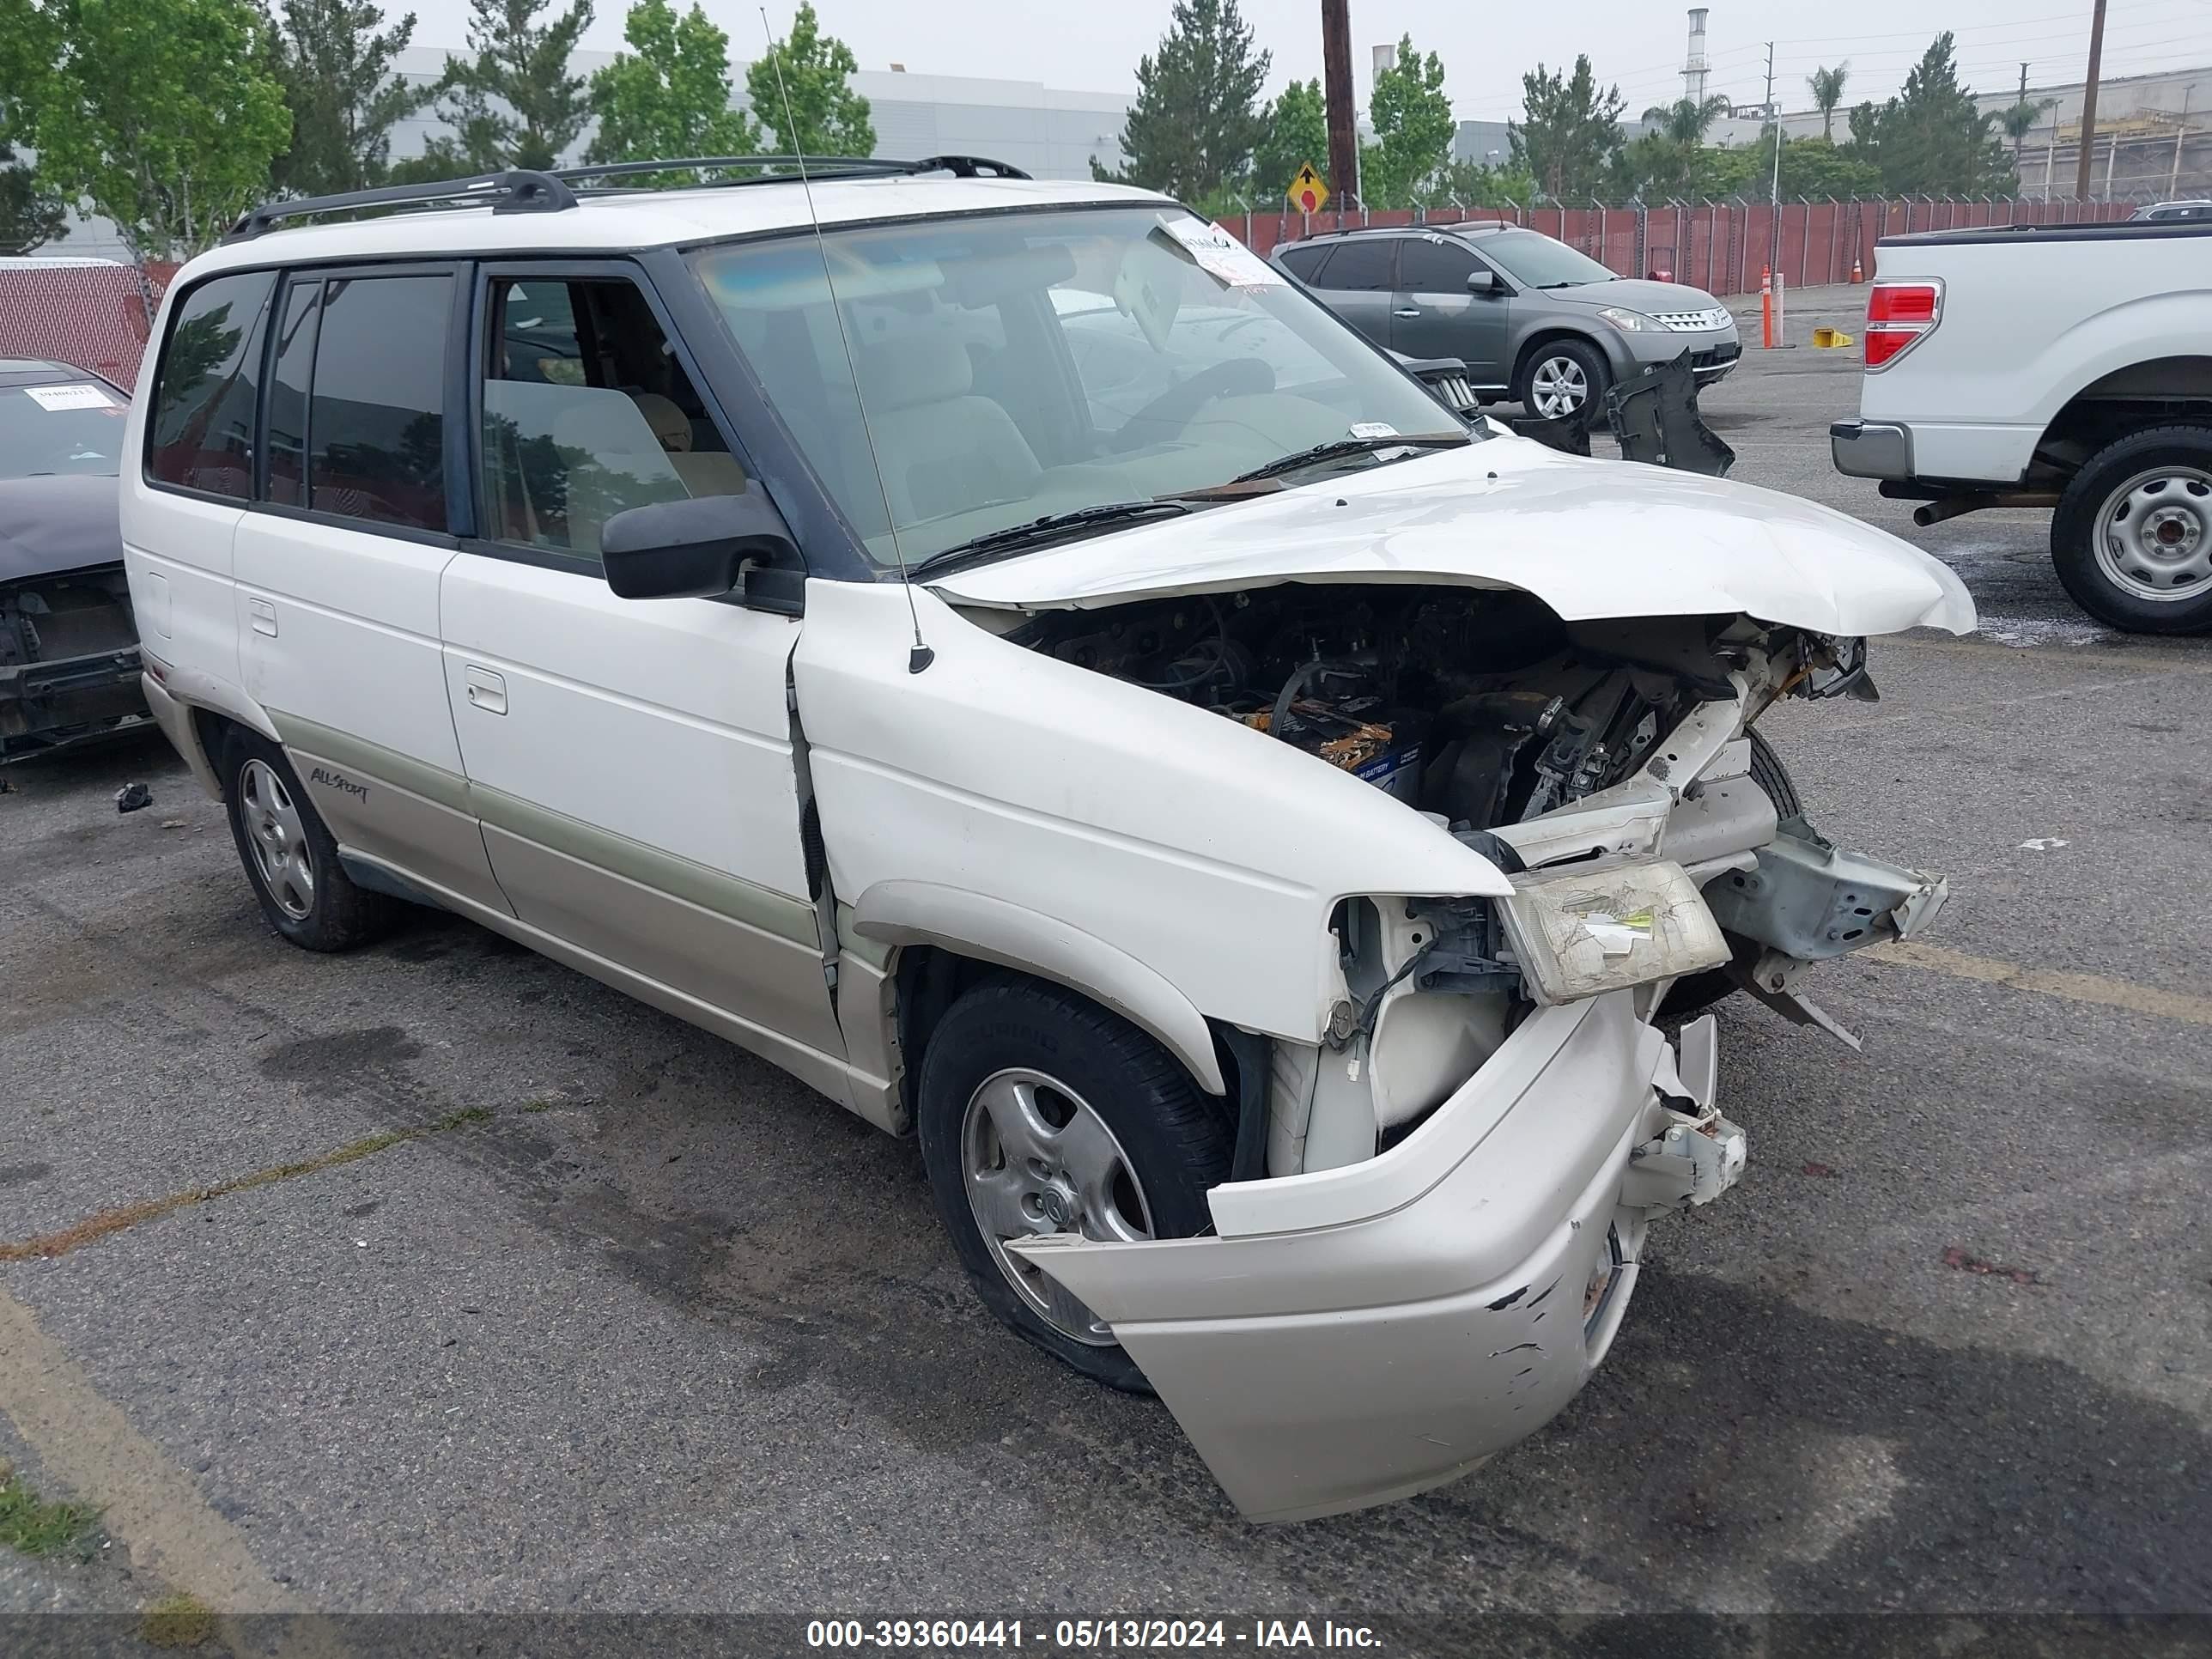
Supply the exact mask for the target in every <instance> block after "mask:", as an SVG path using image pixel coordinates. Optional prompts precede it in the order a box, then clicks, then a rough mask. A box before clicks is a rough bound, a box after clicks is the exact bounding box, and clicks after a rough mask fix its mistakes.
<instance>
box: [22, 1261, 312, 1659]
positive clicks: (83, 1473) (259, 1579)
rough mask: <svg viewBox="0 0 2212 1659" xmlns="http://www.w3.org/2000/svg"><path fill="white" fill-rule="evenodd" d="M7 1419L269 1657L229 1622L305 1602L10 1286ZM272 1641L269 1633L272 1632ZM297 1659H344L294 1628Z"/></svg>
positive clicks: (68, 1481)
mask: <svg viewBox="0 0 2212 1659" xmlns="http://www.w3.org/2000/svg"><path fill="white" fill-rule="evenodd" d="M0 1412H4V1413H6V1414H7V1416H8V1419H9V1421H10V1422H12V1423H13V1424H15V1428H16V1431H17V1432H18V1433H20V1434H21V1436H22V1437H23V1438H24V1440H25V1441H26V1442H27V1443H28V1444H29V1445H30V1447H31V1449H32V1450H33V1451H34V1452H35V1453H37V1454H38V1458H39V1464H40V1469H41V1471H42V1472H43V1473H45V1474H51V1475H52V1477H53V1479H54V1480H56V1481H57V1482H58V1483H59V1484H60V1485H62V1486H66V1487H67V1488H68V1489H69V1496H70V1498H73V1499H75V1500H76V1502H79V1503H82V1504H94V1505H97V1506H98V1508H99V1510H100V1524H101V1526H102V1527H103V1528H106V1531H107V1533H108V1535H109V1536H111V1537H112V1538H115V1539H118V1540H119V1541H121V1542H122V1543H123V1544H124V1545H125V1547H127V1548H129V1550H130V1552H131V1563H132V1565H133V1566H134V1567H136V1568H137V1570H138V1571H140V1572H142V1573H146V1574H149V1575H150V1576H152V1577H156V1578H158V1579H160V1580H161V1582H163V1583H167V1585H169V1586H170V1587H171V1588H172V1589H177V1590H182V1591H185V1592H186V1593H188V1594H190V1595H194V1596H197V1598H198V1599H199V1600H200V1601H204V1602H205V1603H206V1604H207V1605H208V1606H209V1607H210V1608H212V1609H214V1610H215V1612H216V1613H217V1614H218V1615H219V1617H218V1623H217V1630H218V1632H219V1634H220V1635H221V1637H222V1640H223V1643H224V1645H225V1646H227V1647H228V1648H229V1649H230V1650H231V1651H232V1652H233V1653H234V1654H235V1655H237V1656H238V1659H247V1656H248V1655H249V1653H250V1654H252V1656H254V1659H261V1656H264V1655H266V1654H267V1653H268V1652H269V1648H268V1645H267V1644H266V1642H265V1641H260V1642H251V1643H249V1641H248V1640H247V1638H246V1635H245V1633H244V1632H242V1631H240V1628H239V1627H238V1626H237V1625H236V1624H235V1623H234V1621H233V1619H232V1618H231V1617H230V1616H229V1615H236V1614H251V1613H299V1612H301V1606H300V1604H299V1603H298V1602H297V1601H295V1600H294V1599H293V1598H292V1597H291V1596H290V1595H287V1594H286V1593H285V1591H284V1590H283V1588H282V1587H281V1586H279V1585H278V1584H277V1583H276V1580H275V1579H273V1578H271V1577H270V1576H269V1574H268V1573H267V1572H266V1571H264V1570H263V1568H262V1566H261V1564H260V1563H259V1562H258V1561H256V1560H255V1559H253V1552H252V1549H251V1548H249V1547H247V1544H246V1537H245V1534H242V1533H240V1531H239V1529H238V1528H235V1527H234V1526H233V1525H231V1523H230V1522H228V1521H226V1520H224V1519H223V1518H222V1516H220V1515H218V1514H216V1511H215V1510H213V1509H211V1508H210V1507H209V1504H208V1502H207V1500H206V1499H205V1498H204V1497H202V1496H201V1494H200V1491H199V1488H198V1486H197V1485H195V1484H194V1482H193V1480H192V1478H191V1475H189V1474H186V1473H185V1471H184V1470H183V1469H182V1468H179V1466H178V1465H177V1463H176V1462H174V1461H173V1459H171V1458H170V1456H169V1455H168V1454H167V1453H166V1452H164V1451H163V1450H162V1449H161V1448H160V1447H159V1446H157V1445H155V1443H153V1442H152V1441H151V1440H149V1439H148V1438H147V1437H145V1436H144V1435H143V1434H141V1433H140V1432H139V1431H138V1430H137V1428H135V1427H134V1426H133V1425H131V1419H129V1418H127V1417H125V1415H124V1414H123V1413H122V1411H121V1409H120V1408H119V1407H117V1406H115V1405H114V1404H113V1403H112V1401H109V1400H108V1399H107V1398H106V1396H105V1395H102V1394H101V1393H100V1390H99V1389H98V1388H97V1387H95V1386H94V1383H93V1380H92V1377H91V1375H90V1374H89V1373H88V1372H87V1371H86V1370H85V1369H84V1367H83V1366H82V1365H80V1364H78V1363H77V1362H76V1360H75V1359H74V1358H71V1357H70V1353H69V1351H68V1350H67V1349H65V1348H64V1347H63V1346H62V1345H61V1344H60V1343H58V1342H57V1341H55V1340H54V1339H53V1338H52V1337H51V1336H49V1335H47V1334H46V1332H45V1331H44V1330H42V1329H40V1326H39V1322H38V1321H37V1319H35V1318H34V1317H33V1316H32V1313H31V1310H29V1309H28V1308H27V1307H25V1306H24V1305H23V1304H22V1303H21V1302H20V1301H18V1300H17V1299H16V1298H15V1297H13V1296H11V1295H10V1294H9V1292H8V1291H7V1290H6V1289H5V1288H0ZM264 1634H265V1632H264ZM280 1650H281V1651H282V1652H283V1653H284V1654H287V1655H299V1656H310V1655H319V1656H325V1659H328V1656H335V1655H337V1654H339V1653H340V1652H341V1651H342V1650H341V1649H340V1647H339V1644H337V1640H336V1638H335V1637H334V1635H333V1633H332V1632H331V1631H330V1629H329V1627H328V1626H326V1625H325V1623H324V1621H323V1620H319V1619H305V1620H290V1621H288V1623H287V1625H286V1626H285V1627H284V1638H283V1642H282V1644H281V1648H280Z"/></svg>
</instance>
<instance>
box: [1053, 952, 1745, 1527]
mask: <svg viewBox="0 0 2212 1659" xmlns="http://www.w3.org/2000/svg"><path fill="white" fill-rule="evenodd" d="M1711 1032H1712V1026H1711V1022H1710V1021H1700V1022H1699V1023H1698V1024H1697V1025H1695V1026H1693V1027H1692V1028H1691V1031H1690V1032H1687V1033H1686V1034H1685V1036H1686V1040H1685V1042H1684V1048H1685V1051H1686V1052H1685V1053H1684V1054H1683V1055H1682V1057H1681V1060H1680V1063H1678V1062H1677V1060H1676V1056H1675V1054H1674V1050H1673V1049H1671V1048H1670V1047H1669V1045H1668V1042H1667V1040H1666V1039H1665V1037H1664V1036H1662V1035H1661V1034H1660V1033H1659V1032H1658V1031H1657V1030H1655V1029H1654V1028H1653V1027H1651V1026H1650V1025H1648V1024H1644V1022H1643V1021H1641V1020H1639V1019H1638V1018H1636V1014H1635V1008H1634V1000H1633V994H1632V993H1630V992H1613V993H1610V994H1606V995H1604V996H1600V997H1595V998H1593V999H1591V1000H1588V1001H1584V1002H1578V1003H1572V1004H1568V1005H1565V1006H1559V1007H1551V1008H1541V1009H1539V1010H1538V1011H1537V1012H1535V1013H1534V1014H1533V1015H1532V1016H1531V1017H1530V1018H1528V1019H1527V1020H1526V1021H1524V1022H1523V1023H1522V1025H1521V1026H1520V1028H1519V1029H1518V1030H1516V1031H1515V1032H1514V1033H1513V1035H1512V1036H1510V1037H1509V1038H1508V1039H1507V1040H1506V1042H1504V1044H1503V1045H1502V1046H1501V1047H1500V1048H1498V1052H1497V1053H1496V1054H1493V1055H1492V1057H1491V1059H1490V1060H1489V1061H1488V1062H1487V1063H1486V1064H1485V1065H1484V1066H1482V1067H1481V1069H1480V1071H1478V1072H1477V1073H1475V1075H1474V1077H1473V1078H1471V1079H1468V1082H1467V1083H1465V1084H1464V1085H1462V1086H1461V1087H1460V1089H1459V1090H1458V1091H1456V1092H1455V1093H1454V1094H1453V1095H1452V1097H1450V1098H1449V1100H1447V1101H1446V1102H1445V1103H1444V1104H1443V1106H1441V1107H1439V1108H1438V1109H1437V1110H1436V1112H1435V1113H1434V1114H1432V1115H1431V1116H1430V1117H1429V1119H1428V1120H1427V1121H1425V1122H1424V1123H1423V1124H1422V1125H1421V1127H1419V1129H1417V1130H1415V1131H1414V1132H1413V1133H1412V1134H1410V1135H1408V1136H1407V1138H1406V1139H1404V1140H1402V1141H1401V1142H1400V1143H1399V1144H1398V1145H1396V1146H1394V1147H1392V1148H1391V1149H1390V1150H1389V1151H1388V1152H1383V1153H1382V1154H1380V1155H1379V1156H1377V1157H1376V1158H1371V1159H1369V1160H1367V1161H1365V1162H1364V1163H1361V1164H1352V1165H1349V1166H1346V1167H1345V1168H1342V1169H1337V1170H1326V1171H1322V1172H1318V1173H1316V1174H1311V1175H1300V1176H1285V1177H1282V1178H1279V1179H1276V1180H1270V1181H1258V1182H1242V1183H1237V1184H1235V1185H1230V1186H1224V1187H1218V1188H1214V1190H1213V1192H1212V1194H1211V1202H1212V1209H1213V1214H1214V1219H1215V1224H1216V1226H1217V1228H1218V1234H1219V1236H1218V1237H1211V1238H1198V1239H1177V1240H1168V1241H1161V1242H1158V1243H1137V1244H1120V1243H1095V1242H1091V1241H1085V1240H1082V1239H1080V1238H1078V1237H1074V1236H1073V1235H1054V1236H1051V1237H1042V1238H1037V1239H1033V1240H1030V1241H1027V1242H1025V1243H1022V1244H1019V1245H1016V1246H1014V1247H1012V1248H1014V1249H1016V1250H1017V1251H1018V1253H1019V1254H1020V1255H1023V1256H1024V1257H1025V1258H1026V1259H1027V1260H1028V1261H1030V1263H1031V1264H1032V1265H1034V1266H1036V1267H1038V1268H1040V1269H1042V1271H1043V1272H1045V1273H1048V1274H1049V1275H1051V1276H1052V1277H1053V1278H1054V1279H1058V1280H1059V1281H1060V1283H1061V1284H1062V1285H1066V1288H1067V1289H1068V1290H1070V1291H1073V1293H1074V1294H1075V1295H1077V1296H1078V1297H1081V1298H1082V1299H1083V1301H1084V1302H1085V1303H1086V1304H1089V1305H1090V1306H1091V1308H1093V1309H1094V1310H1097V1312H1098V1313H1099V1314H1101V1315H1102V1316H1104V1317H1105V1318H1106V1319H1107V1320H1108V1321H1109V1322H1110V1323H1111V1324H1112V1326H1113V1328H1114V1334H1115V1337H1116V1338H1117V1339H1118V1340H1120V1341H1121V1344H1122V1346H1124V1347H1126V1348H1127V1350H1128V1352H1130V1354H1131V1355H1132V1356H1133V1358H1135V1359H1136V1361H1137V1363H1138V1364H1139V1365H1141V1366H1142V1367H1143V1368H1144V1371H1145V1375H1146V1377H1147V1378H1148V1379H1149V1380H1150V1381H1151V1382H1152V1386H1153V1387H1154V1388H1155V1389H1158V1391H1159V1395H1160V1397H1161V1399H1162V1400H1163V1401H1165V1402H1166V1404H1167V1406H1168V1407H1169V1409H1170V1411H1172V1412H1173V1413H1175V1415H1176V1421H1177V1422H1178V1423H1180V1424H1181V1425H1182V1428H1183V1431H1184V1432H1185V1433H1186V1434H1188V1436H1189V1437H1190V1439H1191V1442H1192V1443H1193V1444H1194V1446H1195V1447H1196V1448H1197V1449H1198V1451H1199V1453H1200V1455H1201V1456H1203V1457H1204V1458H1205V1460H1206V1465H1207V1467H1208V1468H1211V1469H1212V1472H1213V1474H1214V1477H1215V1478H1216V1479H1217V1480H1219V1481H1220V1483H1221V1485H1222V1487H1223V1489H1224V1490H1225V1492H1227V1493H1228V1494H1229V1496H1230V1498H1231V1500H1232V1501H1234V1502H1235V1503H1236V1504H1237V1507H1238V1508H1239V1509H1240V1510H1243V1512H1244V1513H1245V1514H1246V1515H1248V1516H1252V1517H1253V1518H1255V1519H1260V1520H1293V1519H1302V1518H1305V1517H1309V1516H1321V1515H1328V1514H1333V1513H1335V1512H1338V1511H1340V1510H1353V1509H1359V1508H1363V1507H1364V1506H1366V1505H1369V1504H1380V1503H1384V1502H1387V1501H1389V1500H1390V1499H1393V1498H1402V1497H1406V1496H1407V1495H1409V1494H1411V1493H1413V1492H1419V1491H1421V1490H1423V1489H1424V1488H1425V1487H1429V1486H1436V1485H1438V1484H1439V1483H1441V1482H1443V1481H1446V1480H1451V1479H1452V1478H1454V1477H1455V1476H1456V1475H1459V1474H1464V1473H1466V1472H1467V1471H1468V1470H1470V1469H1472V1468H1475V1467H1476V1466H1477V1465H1479V1464H1480V1463H1482V1462H1484V1461H1486V1459H1488V1458H1490V1457H1492V1456H1493V1455H1496V1454H1497V1453H1498V1452H1499V1451H1501V1450H1503V1449H1505V1448H1506V1447H1508V1446H1510V1445H1512V1444H1513V1443H1515V1442H1516V1441H1519V1440H1521V1439H1523V1438H1525V1437H1527V1436H1528V1435H1530V1434H1532V1433H1534V1431H1536V1430H1537V1429H1539V1428H1541V1426H1542V1425H1544V1424H1545V1423H1547V1422H1548V1421H1549V1420H1550V1419H1552V1418H1553V1416H1554V1415H1555V1414H1556V1413H1558V1412H1559V1410H1560V1408H1561V1407H1564V1406H1565V1404H1566V1403H1567V1401H1569V1400H1571V1398H1573V1396H1574V1394H1575V1392H1576V1390H1577V1389H1580V1388H1581V1387H1582V1385H1583V1382H1584V1380H1585V1379H1587V1378H1588V1377H1589V1375H1590V1373H1591V1371H1592V1370H1595V1367H1596V1366H1597V1364H1598V1362H1599V1361H1600V1360H1601V1358H1603V1357H1604V1355H1605V1352H1606V1350H1607V1347H1608V1346H1610V1345H1611V1343H1612V1340H1613V1334H1614V1332H1615V1331H1616V1330H1618V1329H1619V1328H1620V1321H1621V1317H1622V1316H1623V1315H1624V1313H1625V1312H1626V1309H1627V1305H1628V1300H1629V1297H1630V1294H1631V1292H1632V1289H1633V1286H1634V1284H1635V1278H1636V1271H1637V1268H1636V1261H1637V1257H1638V1251H1639V1249H1640V1247H1641V1245H1642V1242H1643V1236H1644V1225H1645V1223H1646V1221H1647V1219H1648V1218H1649V1217H1650V1215H1651V1214H1653V1213H1655V1212H1661V1211H1663V1210H1666V1209H1670V1208H1676V1207H1680V1206H1683V1205H1686V1204H1690V1203H1702V1202H1705V1201H1706V1200H1708V1199H1710V1198H1712V1197H1715V1196H1717V1195H1718V1194H1719V1193H1720V1192H1721V1191H1723V1190H1725V1189H1726V1188H1727V1187H1728V1186H1729V1185H1730V1184H1732V1183H1733V1182H1734V1181H1735V1177H1736V1175H1737V1174H1738V1172H1740V1170H1741V1165H1742V1157H1743V1136H1742V1133H1741V1131H1740V1130H1737V1129H1735V1127H1733V1126H1732V1125H1729V1124H1727V1123H1726V1122H1725V1121H1723V1120H1721V1119H1718V1118H1717V1116H1715V1115H1712V1114H1711V1111H1710V1104H1711V1103H1710V1095H1711V1076H1712V1053H1711ZM1324 1063H1335V1064H1343V1063H1345V1061H1344V1060H1343V1059H1342V1058H1340V1057H1337V1058H1334V1059H1333V1060H1329V1061H1325V1062H1324ZM1701 1097H1702V1098H1701ZM1698 1106H1703V1107H1705V1108H1706V1109H1705V1110H1704V1111H1702V1112H1699V1111H1698V1110H1696V1109H1695V1108H1696V1107H1698ZM1685 1109H1686V1110H1685Z"/></svg>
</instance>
